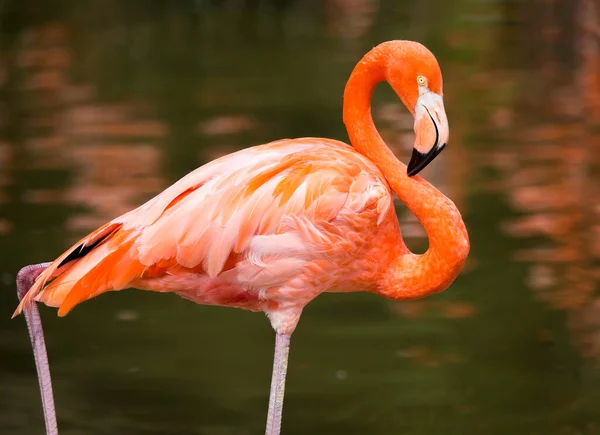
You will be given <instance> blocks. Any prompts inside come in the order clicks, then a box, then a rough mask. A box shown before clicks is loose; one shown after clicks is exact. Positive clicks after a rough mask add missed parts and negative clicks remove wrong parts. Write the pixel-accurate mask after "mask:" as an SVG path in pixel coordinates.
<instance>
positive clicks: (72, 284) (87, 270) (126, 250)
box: [48, 230, 146, 317]
mask: <svg viewBox="0 0 600 435" xmlns="http://www.w3.org/2000/svg"><path fill="white" fill-rule="evenodd" d="M134 242H135V237H132V234H131V231H122V230H121V231H119V232H118V233H117V234H116V235H115V237H114V239H112V240H111V241H110V242H109V243H107V244H106V245H105V246H103V247H102V248H101V249H99V250H98V251H93V252H92V253H91V255H90V257H89V259H86V260H87V261H86V264H85V265H83V264H82V266H81V270H80V271H79V270H78V269H80V268H79V267H77V268H75V269H74V270H73V273H77V275H75V276H73V277H72V278H69V277H68V276H65V280H68V281H69V285H67V286H66V287H67V288H68V289H67V291H66V292H64V291H63V292H62V293H63V294H62V295H60V296H61V297H60V299H62V302H61V304H60V308H59V310H58V315H59V316H61V317H62V316H65V315H66V314H68V312H69V311H71V310H72V309H73V307H75V306H76V305H78V304H80V303H81V302H84V301H86V300H88V299H91V298H93V297H95V296H98V295H99V294H101V293H104V292H107V291H111V290H122V289H124V288H127V287H128V285H129V284H130V283H131V282H132V281H133V280H135V279H136V278H139V277H141V276H142V275H143V273H144V270H145V269H146V268H145V266H144V265H142V264H141V263H140V262H139V261H137V260H136V259H134V258H132V257H131V255H130V249H131V247H132V245H133V243H134ZM53 284H54V283H51V284H50V285H49V286H48V289H49V290H50V291H52V290H53Z"/></svg>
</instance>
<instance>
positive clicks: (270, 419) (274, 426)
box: [265, 334, 291, 435]
mask: <svg viewBox="0 0 600 435" xmlns="http://www.w3.org/2000/svg"><path fill="white" fill-rule="evenodd" d="M290 337H291V335H289V334H277V336H276V337H275V358H274V360H273V376H272V378H271V394H270V396H269V414H268V416H267V429H266V431H265V435H279V431H280V430H281V414H282V412H283V396H284V394H285V375H286V373H287V366H288V355H289V353H290Z"/></svg>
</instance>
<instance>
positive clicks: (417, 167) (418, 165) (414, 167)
mask: <svg viewBox="0 0 600 435" xmlns="http://www.w3.org/2000/svg"><path fill="white" fill-rule="evenodd" d="M445 147H446V144H442V145H440V146H438V147H434V148H432V149H431V151H429V152H428V153H426V154H423V153H421V152H419V151H417V150H416V149H414V148H413V153H412V156H411V158H410V162H409V163H408V167H407V168H406V173H407V174H408V176H409V177H413V176H415V175H417V174H418V173H419V172H421V171H422V170H423V169H424V168H425V166H427V165H428V164H429V163H431V161H432V160H433V159H435V158H436V156H437V155H438V154H439V153H441V152H442V150H443V149H444V148H445Z"/></svg>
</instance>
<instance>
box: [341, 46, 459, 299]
mask: <svg viewBox="0 0 600 435" xmlns="http://www.w3.org/2000/svg"><path fill="white" fill-rule="evenodd" d="M387 48H388V47H387V46H386V44H382V45H379V46H378V47H376V48H375V49H373V50H372V51H371V52H369V53H368V54H367V55H365V57H364V58H363V59H362V60H361V61H360V62H359V64H358V65H357V66H356V67H355V69H354V71H353V72H352V74H351V76H350V79H349V80H348V84H347V85H346V90H345V91H344V124H345V125H346V128H347V130H348V135H349V137H350V142H351V143H352V145H353V146H354V148H355V149H356V150H357V151H358V152H359V153H361V154H363V155H364V156H366V157H367V158H369V159H370V160H371V161H372V162H373V163H375V165H376V166H377V167H378V168H379V170H380V171H381V172H382V173H383V175H384V177H385V178H386V179H387V181H388V183H389V184H390V186H391V188H392V190H393V191H394V193H395V194H396V195H397V196H398V198H399V199H400V201H402V202H403V203H404V204H405V205H406V206H407V207H408V209H409V210H410V211H411V212H412V213H413V214H414V215H415V216H416V217H417V219H419V221H420V222H421V224H422V225H423V227H424V228H425V231H426V232H427V236H428V238H429V249H428V250H427V252H426V253H425V254H423V255H416V254H412V253H408V254H405V255H402V252H401V251H399V255H398V258H396V259H395V263H394V264H390V265H387V266H388V267H387V268H386V269H385V272H384V273H383V274H382V276H381V281H380V282H379V283H378V287H379V293H380V294H381V295H382V296H385V297H389V298H392V299H415V298H420V297H424V296H427V295H429V294H432V293H436V292H439V291H442V290H445V289H446V288H447V287H448V286H449V285H450V284H451V283H452V281H454V279H455V278H456V277H457V276H458V273H459V272H460V270H461V269H462V267H463V265H464V263H465V260H466V258H467V255H468V253H469V238H468V235H467V230H466V228H465V224H464V222H463V220H462V218H461V215H460V212H459V211H458V210H457V208H456V206H455V205H454V203H453V202H452V201H451V200H450V199H448V198H447V197H446V196H444V195H443V194H442V193H441V192H439V191H438V190H437V189H436V188H435V187H433V186H432V185H431V184H429V183H428V182H427V181H425V180H424V179H423V178H421V177H419V176H415V177H412V178H411V177H409V176H408V175H407V174H406V165H404V164H403V163H401V162H400V161H399V160H398V159H397V158H396V157H395V156H394V154H393V153H392V151H391V150H390V149H389V148H388V147H387V146H386V145H385V143H384V141H383V139H382V138H381V136H380V135H379V133H378V131H377V129H376V128H375V124H374V123H373V118H372V116H371V97H372V95H373V91H374V90H375V86H377V84H378V83H379V82H381V81H383V80H385V78H386V77H385V60H386V59H387V58H388V57H389V53H386V49H387Z"/></svg>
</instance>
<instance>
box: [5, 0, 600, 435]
mask: <svg viewBox="0 0 600 435" xmlns="http://www.w3.org/2000/svg"><path fill="white" fill-rule="evenodd" d="M119 3H120V2H113V1H107V2H100V1H92V2H88V3H85V2H67V1H63V2H55V4H52V2H24V3H22V4H21V3H19V2H15V1H5V2H2V3H0V25H1V29H0V30H1V38H2V39H1V44H0V255H1V260H2V261H1V262H0V433H1V434H7V435H8V434H23V435H25V434H40V433H43V419H42V414H41V405H40V399H39V393H38V386H37V381H36V378H35V369H34V366H33V360H32V355H31V350H30V346H29V340H28V338H27V333H26V328H25V324H24V320H23V318H22V317H19V318H18V319H15V320H10V315H11V313H12V311H13V310H14V308H15V306H16V296H15V288H14V277H15V274H16V272H17V271H18V269H19V268H20V267H21V266H23V265H26V264H30V263H37V262H41V261H47V260H50V259H53V258H55V257H56V256H57V255H59V254H60V253H61V252H62V251H63V250H64V249H65V248H67V247H68V246H70V244H71V243H73V242H74V241H75V240H76V239H77V238H78V237H80V236H81V235H83V234H84V233H85V232H86V231H89V230H92V229H93V228H95V227H96V226H98V225H100V224H102V223H104V222H106V221H108V220H110V219H112V218H113V217H115V216H118V215H119V214H121V213H123V212H125V211H127V210H129V209H131V208H134V207H135V206H137V205H139V204H140V203H142V202H143V201H144V200H146V199H148V198H150V197H152V195H154V194H156V193H158V192H159V191H161V190H162V189H163V188H165V187H166V186H168V185H169V184H171V183H172V182H174V181H176V180H177V179H178V178H179V177H181V176H183V175H185V174H186V173H187V172H188V171H190V170H192V169H194V168H195V167H197V166H199V165H201V164H202V163H205V162H206V161H209V160H211V159H213V158H215V157H217V156H219V155H222V154H226V153H229V152H231V151H234V150H237V149H240V148H243V147H246V146H251V145H254V144H259V143H264V142H268V141H271V140H274V139H278V138H283V137H301V136H323V137H331V138H336V139H341V140H347V137H346V133H345V130H344V127H343V124H342V120H341V101H342V100H341V97H342V93H343V88H344V85H345V80H346V79H347V77H348V75H349V73H350V71H351V70H352V68H353V66H354V64H355V63H356V62H357V61H358V60H359V59H360V57H361V56H362V55H363V54H364V53H366V51H368V50H369V49H370V48H371V47H373V46H374V45H376V44H377V43H379V42H382V41H384V40H388V39H416V40H419V41H421V42H423V43H425V44H426V45H427V46H428V47H430V48H431V49H432V50H433V51H434V53H435V54H436V55H437V57H438V59H439V61H440V64H441V66H442V70H443V73H444V80H445V82H444V93H445V104H446V108H447V112H448V117H449V121H450V131H451V139H450V143H449V146H448V148H447V150H446V151H444V153H442V155H441V156H440V157H439V158H438V159H437V160H436V161H435V162H434V163H433V164H432V165H431V166H430V167H429V168H428V169H427V170H426V171H424V173H423V175H424V176H425V177H426V178H428V179H429V180H430V181H431V182H432V183H434V184H435V185H436V186H438V187H439V188H440V189H441V190H442V191H444V192H445V193H446V194H447V195H448V196H450V197H451V198H452V199H453V200H455V201H456V203H457V205H458V206H459V208H460V209H461V211H462V212H463V215H464V218H465V220H466V222H467V226H468V229H469V233H470V237H471V244H472V249H471V255H470V259H469V263H468V265H467V268H466V269H465V271H464V272H463V273H462V274H461V276H460V277H459V278H458V279H457V280H456V282H455V283H454V284H453V286H452V287H451V288H450V289H449V290H448V291H446V292H445V293H443V294H440V295H436V296H433V297H430V298H428V299H426V300H423V301H417V302H409V303H394V302H390V301H387V300H384V299H380V298H378V297H376V296H374V295H368V294H346V295H345V294H326V295H323V296H321V297H319V298H318V299H317V300H315V301H314V302H312V303H311V304H310V305H309V306H308V307H307V308H306V309H305V311H304V314H303V317H302V319H301V321H300V324H299V327H298V329H297V330H296V332H295V333H294V336H293V338H292V347H291V360H290V365H289V376H288V384H287V394H286V402H285V408H284V420H283V433H284V434H289V435H291V434H423V435H425V434H457V435H467V434H468V435H471V434H486V435H488V434H489V435H492V434H498V435H500V434H502V435H504V434H508V433H511V434H552V435H563V434H564V435H570V434H596V433H600V413H599V412H598V411H599V409H600V392H599V391H600V370H599V369H598V361H599V359H600V338H598V337H599V336H600V321H599V320H597V319H600V304H599V303H598V301H597V300H596V296H595V292H596V290H597V284H596V281H597V279H598V277H600V274H599V273H598V270H599V269H598V261H597V259H598V258H597V257H598V256H599V255H600V249H599V248H598V245H599V244H600V243H599V242H600V240H599V239H600V237H599V236H598V234H599V230H598V226H597V225H596V222H598V221H599V219H598V217H599V216H598V214H600V207H598V199H597V198H598V196H595V195H594V193H595V192H597V188H596V187H595V186H597V185H600V183H598V181H599V180H598V178H599V177H598V170H597V169H598V167H597V158H596V155H597V150H598V142H599V141H598V139H597V137H596V136H594V134H597V133H596V132H597V130H595V129H594V128H593V126H594V124H595V120H594V119H593V117H589V116H590V115H589V113H585V112H584V113H582V112H581V110H580V109H581V107H583V106H584V105H585V104H592V103H593V101H592V100H593V98H595V97H597V96H594V95H592V94H590V93H585V92H582V90H581V88H579V87H578V85H577V82H576V77H577V76H576V73H577V72H578V71H579V70H576V69H575V68H580V67H581V65H580V64H578V63H576V62H574V60H573V59H574V56H575V54H574V53H576V50H575V44H572V45H569V44H567V43H564V44H562V45H554V46H552V47H550V50H546V51H545V52H544V53H542V54H540V55H539V56H538V55H537V54H536V53H537V51H536V50H535V49H534V48H532V47H533V45H534V44H533V42H535V41H536V40H537V39H536V38H538V36H536V35H538V34H541V33H540V32H539V31H537V30H536V31H532V30H531V29H532V27H530V26H533V25H540V26H541V25H548V23H541V24H540V23H539V22H535V20H533V21H534V22H533V23H532V22H531V21H532V20H530V21H527V20H528V18H527V17H528V16H529V15H527V14H525V18H523V17H522V16H521V15H520V14H521V12H522V11H520V10H519V9H518V7H516V6H515V4H516V2H501V1H498V2H490V1H482V0H480V1H475V0H461V1H456V2H446V1H441V0H440V1H436V0H427V1H425V0H424V1H419V2H417V1H415V2H409V1H406V2H400V1H398V0H381V1H379V2H378V1H376V0H354V1H352V2H349V1H347V2H344V1H341V0H337V1H317V0H312V1H299V0H298V1H296V2H289V1H288V2H285V1H279V2H277V1H271V2H268V1H263V2H259V1H256V2H252V1H248V2H243V1H237V2H236V1H220V2H219V1H212V2H210V1H195V2H193V1H183V0H182V1H179V2H158V1H148V2H143V1H135V2H133V1H132V2H130V3H126V4H125V3H123V4H119ZM525 12H526V11H525ZM560 18H561V17H560V16H555V19H557V20H558V22H557V23H554V24H556V25H557V26H559V27H560V26H561V23H562V22H561V21H560ZM567 18H568V17H567ZM565 19H566V18H565ZM538 21H539V20H538ZM531 40H534V41H533V42H532V43H531V47H530V46H529V45H528V44H527V43H526V42H523V41H531ZM538 42H539V41H538ZM532 53H533V54H535V55H532ZM548 65H550V67H547V66H548ZM574 65H575V66H574ZM577 65H579V66H577ZM584 66H585V65H584ZM581 68H584V67H581ZM583 71H584V73H585V69H584V70H583ZM573 101H575V104H573ZM590 101H591V102H590ZM569 102H570V103H569ZM399 104H400V103H399V102H398V101H397V98H396V97H395V96H394V95H393V94H392V93H391V91H389V89H387V88H386V87H384V86H382V87H381V89H378V90H377V92H376V96H375V100H374V103H373V113H374V117H375V120H376V123H377V125H378V127H379V128H380V130H381V131H382V135H383V136H384V138H385V139H386V141H387V142H388V143H389V144H390V146H391V147H392V148H393V149H394V151H395V152H396V153H397V155H398V156H399V157H400V158H402V159H403V160H404V161H408V156H409V152H410V146H411V140H412V136H411V127H412V123H411V119H410V117H409V115H407V113H406V112H405V111H404V109H402V108H401V107H400V105H399ZM569 104H571V105H570V106H569ZM569 108H571V109H569ZM569 110H570V111H569ZM398 212H399V215H400V219H401V223H402V225H403V228H404V229H405V230H404V232H405V233H406V235H407V243H408V244H409V245H410V246H411V247H412V248H413V249H415V250H418V251H422V250H423V249H425V247H426V239H425V238H424V237H423V234H422V233H421V232H420V228H419V227H418V225H415V223H414V220H413V219H411V217H410V215H408V214H407V213H406V211H405V210H404V209H403V208H402V206H401V205H400V204H399V205H398ZM42 317H43V320H44V322H45V329H46V340H47V345H48V351H49V357H50V363H51V369H52V375H53V380H54V388H55V399H56V405H57V413H58V417H59V428H60V430H61V434H63V435H76V434H111V435H112V434H207V435H212V434H214V435H225V434H240V435H242V434H260V433H262V431H263V430H264V422H265V418H266V409H267V402H268V388H269V382H270V375H271V358H272V351H273V343H274V334H273V332H272V330H271V328H270V325H269V322H268V321H267V319H266V318H265V317H264V316H263V315H262V314H257V313H249V312H245V311H241V310H234V309H228V308H215V307H205V306H196V305H194V304H192V303H190V302H188V301H184V300H182V299H179V298H178V297H176V296H174V295H161V294H152V293H149V292H141V291H125V292H120V293H110V294H106V295H103V296H102V297H100V298H98V299H95V300H91V301H89V302H86V303H85V304H83V305H81V306H79V307H77V308H76V309H75V310H74V311H73V312H72V313H71V314H70V315H69V316H67V317H65V318H57V317H56V310H55V309H51V308H46V307H42Z"/></svg>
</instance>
